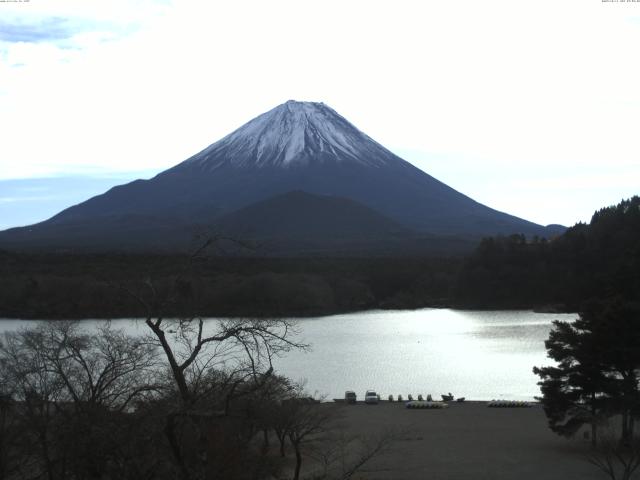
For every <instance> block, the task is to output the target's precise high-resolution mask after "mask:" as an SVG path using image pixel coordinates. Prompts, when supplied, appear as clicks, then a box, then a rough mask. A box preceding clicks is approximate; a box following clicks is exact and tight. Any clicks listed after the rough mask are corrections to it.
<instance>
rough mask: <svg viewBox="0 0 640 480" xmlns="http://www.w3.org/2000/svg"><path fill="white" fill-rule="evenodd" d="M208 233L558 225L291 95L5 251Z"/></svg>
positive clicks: (388, 240) (284, 238)
mask: <svg viewBox="0 0 640 480" xmlns="http://www.w3.org/2000/svg"><path fill="white" fill-rule="evenodd" d="M291 192H297V193H296V194H291ZM285 212H287V213H285ZM287 215H289V217H287ZM265 218H280V219H282V218H290V219H291V220H290V222H289V223H287V224H286V225H284V224H283V223H282V221H280V222H276V221H274V222H265V221H264V219H265ZM261 219H262V220H261ZM319 224H321V225H322V228H321V229H319V228H318V225H319ZM354 225H355V226H358V228H354ZM202 229H209V230H213V231H222V232H225V233H229V234H233V235H238V234H239V235H245V236H248V237H254V238H256V239H259V240H262V239H265V238H267V239H271V240H273V241H274V242H275V243H278V242H280V245H281V247H282V245H287V242H288V241H291V240H292V239H295V240H301V239H304V240H306V241H310V240H313V241H312V243H313V244H314V245H316V246H318V245H320V244H323V245H325V247H326V246H327V245H331V247H330V249H331V248H338V247H337V246H338V245H347V244H350V245H358V247H357V248H364V249H365V250H366V245H367V244H376V245H378V246H380V245H381V244H385V245H395V246H396V247H397V246H399V245H404V243H403V242H405V243H406V242H410V243H411V244H412V245H413V247H415V246H416V245H419V244H420V241H419V239H420V238H423V239H424V238H430V239H433V238H436V237H437V238H442V237H445V236H446V237H449V238H451V239H456V241H457V240H460V239H466V240H468V241H469V242H471V241H474V240H477V239H479V238H480V237H482V236H487V235H496V234H512V233H523V234H526V235H539V236H549V235H551V234H554V233H557V230H556V229H554V228H551V227H543V226H541V225H537V224H535V223H532V222H529V221H526V220H523V219H521V218H518V217H515V216H512V215H509V214H506V213H503V212H499V211H497V210H494V209H492V208H489V207H487V206H485V205H482V204H480V203H478V202H476V201H474V200H472V199H471V198H469V197H467V196H465V195H463V194H462V193H460V192H457V191H456V190H454V189H452V188H450V187H448V186H447V185H445V184H444V183H442V182H440V181H438V180H436V179H435V178H433V177H431V176H430V175H428V174H427V173H425V172H423V171H422V170H420V169H418V168H416V167H414V166H413V165H411V164H410V163H409V162H407V161H405V160H403V159H402V158H400V157H398V156H397V155H395V154H393V153H392V152H390V151H389V150H387V149H386V148H385V147H383V146H382V145H380V144H379V143H377V142H376V141H374V140H373V139H371V138H370V137H368V136H367V135H366V134H364V133H363V132H361V131H360V130H358V129H357V128H356V127H355V126H353V125H352V124H351V123H350V122H348V121H347V120H346V119H345V118H343V117H342V116H340V115H339V114H338V113H337V112H335V111H334V110H333V109H331V108H330V107H328V106H327V105H325V104H323V103H314V102H297V101H288V102H286V103H284V104H282V105H279V106H277V107H275V108H274V109H272V110H270V111H268V112H266V113H264V114H262V115H260V116H258V117H256V118H254V119H253V120H251V121H249V122H248V123H246V124H245V125H244V126H242V127H240V128H239V129H237V130H235V131H234V132H232V133H230V134H229V135H227V136H226V137H224V138H222V139H221V140H219V141H217V142H216V143H214V144H212V145H210V146H209V147H207V148H205V149H204V150H202V151H201V152H199V153H197V154H196V155H194V156H193V157H191V158H189V159H187V160H185V161H183V162H182V163H179V164H178V165H176V166H174V167H172V168H170V169H168V170H165V171H163V172H161V173H160V174H158V175H156V176H155V177H154V178H152V179H150V180H136V181H134V182H131V183H128V184H125V185H120V186H117V187H114V188H112V189H111V190H109V191H107V192H106V193H104V194H102V195H98V196H96V197H93V198H91V199H89V200H87V201H85V202H83V203H80V204H78V205H75V206H73V207H70V208H68V209H66V210H64V211H62V212H60V213H59V214H57V215H55V216H54V217H52V218H50V219H49V220H46V221H44V222H41V223H39V224H35V225H32V226H29V227H21V228H14V229H10V230H6V231H4V232H0V247H9V248H41V249H49V248H55V249H74V250H77V249H79V250H158V249H160V250H175V249H184V248H186V247H187V246H188V245H189V242H190V240H191V239H192V238H193V235H194V232H196V231H202ZM368 242H369V243H368ZM371 242H373V243H371ZM427 243H428V242H427ZM454 243H455V242H454ZM292 245H293V244H292ZM425 245H426V244H425ZM413 247H412V248H413ZM291 248H293V249H294V250H295V248H296V247H293V246H292V247H291ZM323 248H324V247H323ZM400 248H404V247H400ZM285 250H286V248H284V249H282V248H281V251H285ZM321 250H322V249H321ZM324 250H325V251H326V248H324ZM290 253H291V252H290ZM293 253H295V252H293Z"/></svg>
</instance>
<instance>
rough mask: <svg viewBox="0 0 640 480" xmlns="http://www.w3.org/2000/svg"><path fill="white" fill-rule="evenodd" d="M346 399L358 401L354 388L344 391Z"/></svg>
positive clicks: (349, 401)
mask: <svg viewBox="0 0 640 480" xmlns="http://www.w3.org/2000/svg"><path fill="white" fill-rule="evenodd" d="M344 401H345V402H347V403H356V402H357V401H358V397H357V396H356V392H354V391H353V390H347V391H346V392H344Z"/></svg>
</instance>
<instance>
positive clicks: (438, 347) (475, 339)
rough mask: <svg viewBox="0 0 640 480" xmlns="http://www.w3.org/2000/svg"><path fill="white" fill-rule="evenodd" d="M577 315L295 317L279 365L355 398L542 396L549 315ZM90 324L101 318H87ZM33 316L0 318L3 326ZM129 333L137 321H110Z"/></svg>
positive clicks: (324, 390) (139, 326) (318, 386)
mask: <svg viewBox="0 0 640 480" xmlns="http://www.w3.org/2000/svg"><path fill="white" fill-rule="evenodd" d="M575 318H576V315H574V314H543V313H533V312H530V311H483V312H478V311H461V310H450V309H422V310H412V311H406V310H402V311H388V310H385V311H369V312H358V313H350V314H344V315H332V316H328V317H319V318H306V319H300V320H299V321H298V326H299V330H300V335H299V338H298V340H300V341H303V342H305V343H309V344H311V351H310V352H308V353H303V352H291V353H289V354H288V355H287V356H286V357H284V358H280V359H277V360H276V361H275V367H276V370H277V371H279V372H280V373H282V374H284V375H286V376H288V377H290V378H293V379H296V380H306V387H307V390H308V391H309V392H310V393H317V394H318V395H326V396H327V398H334V397H341V396H343V395H344V391H345V390H355V391H356V393H357V394H358V396H359V397H363V396H364V392H365V390H367V389H375V390H376V391H378V393H380V394H381V395H382V396H383V398H386V397H387V395H389V394H393V395H394V396H397V395H398V394H402V395H403V396H405V397H406V395H407V394H409V393H411V394H413V395H414V397H416V396H417V395H418V394H419V393H422V394H423V395H425V396H426V395H427V394H429V393H431V394H432V395H434V396H438V398H439V395H440V394H442V393H447V392H452V393H453V394H454V395H456V396H464V397H466V398H467V399H475V400H490V399H494V398H505V399H524V400H526V399H532V398H533V397H534V396H536V395H539V390H538V386H537V385H536V382H537V380H538V377H536V376H535V375H533V373H532V371H531V369H532V367H533V366H534V365H536V366H541V365H549V364H551V360H550V359H548V358H547V356H546V351H545V349H544V341H545V340H546V338H547V337H548V335H549V329H550V327H551V322H552V321H553V320H555V319H558V320H567V321H570V320H573V319H575ZM86 322H87V324H89V325H90V324H93V323H98V322H99V321H96V320H87V321H86ZM31 323H33V322H30V321H21V320H0V332H1V331H7V330H14V329H17V328H19V327H20V326H21V325H28V324H31ZM113 323H114V325H116V326H118V327H124V328H126V329H127V330H128V331H129V332H130V333H134V334H135V333H146V330H145V326H144V324H143V323H142V322H136V321H133V320H115V321H114V322H113Z"/></svg>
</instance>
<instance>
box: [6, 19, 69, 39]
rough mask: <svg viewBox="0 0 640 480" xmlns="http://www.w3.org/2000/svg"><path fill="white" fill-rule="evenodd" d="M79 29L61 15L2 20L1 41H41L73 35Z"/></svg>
mask: <svg viewBox="0 0 640 480" xmlns="http://www.w3.org/2000/svg"><path fill="white" fill-rule="evenodd" d="M77 31H78V28H77V26H76V27H75V28H74V27H73V26H72V25H71V24H70V23H69V21H68V20H66V19H64V18H59V17H50V18H44V19H41V20H39V21H37V22H33V23H27V22H25V21H15V22H8V21H6V20H0V41H4V42H26V43H40V42H50V41H58V40H63V39H66V38H70V37H72V36H73V35H74V34H75V33H76V32H77Z"/></svg>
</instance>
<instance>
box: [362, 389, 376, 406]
mask: <svg viewBox="0 0 640 480" xmlns="http://www.w3.org/2000/svg"><path fill="white" fill-rule="evenodd" d="M364 403H370V404H375V403H378V394H377V393H376V392H375V391H374V390H367V393H365V394H364Z"/></svg>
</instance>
